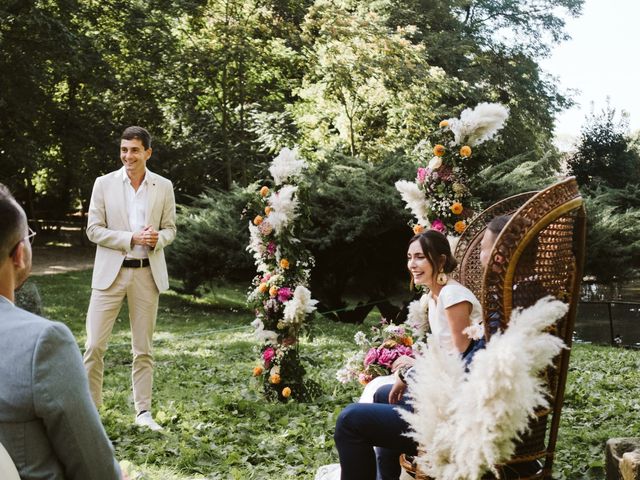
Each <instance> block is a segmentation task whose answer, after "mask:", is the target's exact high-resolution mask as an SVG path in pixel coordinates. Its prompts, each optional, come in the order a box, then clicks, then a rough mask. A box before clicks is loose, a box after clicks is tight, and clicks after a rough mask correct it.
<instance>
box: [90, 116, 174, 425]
mask: <svg viewBox="0 0 640 480" xmlns="http://www.w3.org/2000/svg"><path fill="white" fill-rule="evenodd" d="M149 157H151V136H150V135H149V132H147V131H146V130H145V129H144V128H142V127H129V128H127V129H126V130H125V131H124V132H123V133H122V137H121V139H120V160H121V161H122V164H123V167H122V168H120V169H119V170H116V171H115V172H111V173H109V174H107V175H104V176H102V177H99V178H98V179H97V180H96V182H95V185H94V186H93V193H92V194H91V204H90V206H89V218H88V222H87V237H89V240H91V241H92V242H94V243H96V244H97V249H96V258H95V264H94V268H93V278H92V282H91V288H92V292H91V300H90V302H89V310H88V312H87V343H86V351H85V354H84V366H85V369H86V371H87V375H88V377H89V388H90V390H91V396H92V397H93V401H94V402H95V404H96V406H97V407H100V405H101V404H102V379H103V371H104V360H103V359H104V353H105V351H106V349H107V342H108V341H109V337H110V335H111V331H112V329H113V324H114V322H115V320H116V318H117V316H118V313H119V311H120V307H121V306H122V302H123V301H124V298H125V297H126V298H127V302H128V305H129V321H130V324H131V346H132V350H133V368H132V380H133V400H134V402H135V409H136V419H135V423H136V424H137V425H141V426H144V427H148V428H151V429H152V430H161V429H162V427H160V426H159V425H158V424H157V423H156V422H155V421H154V420H153V417H152V416H151V389H152V384H153V355H152V342H153V330H154V328H155V324H156V317H157V313H158V299H159V295H160V292H162V291H164V290H167V289H168V288H169V278H168V275H167V265H166V263H165V258H164V247H166V246H167V245H169V244H170V243H171V242H173V240H174V238H175V236H176V225H175V217H176V206H175V198H174V194H173V185H172V184H171V182H170V181H169V180H167V179H166V178H163V177H161V176H160V175H157V174H155V173H152V172H150V171H149V170H148V169H147V168H146V165H147V160H149Z"/></svg>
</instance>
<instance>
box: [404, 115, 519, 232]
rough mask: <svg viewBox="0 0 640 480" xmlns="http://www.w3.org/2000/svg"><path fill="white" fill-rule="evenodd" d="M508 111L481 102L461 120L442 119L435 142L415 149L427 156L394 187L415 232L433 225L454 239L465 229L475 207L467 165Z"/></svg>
mask: <svg viewBox="0 0 640 480" xmlns="http://www.w3.org/2000/svg"><path fill="white" fill-rule="evenodd" d="M508 116H509V110H508V109H507V108H506V107H504V106H503V105H500V104H497V103H481V104H479V105H478V106H477V107H476V108H475V109H469V108H468V109H466V110H464V111H463V112H462V114H461V115H460V118H450V119H447V120H442V121H441V122H440V125H439V129H438V130H437V132H436V133H435V134H434V142H433V144H432V146H431V145H429V143H428V142H421V144H419V145H418V147H417V150H418V151H419V152H420V151H424V150H425V149H426V150H427V151H429V152H430V154H431V159H430V160H429V161H428V163H427V164H426V165H424V166H421V167H419V168H418V171H417V174H416V179H415V181H414V182H409V181H406V180H399V181H398V182H396V184H395V185H396V189H397V190H398V191H399V192H400V194H401V195H402V199H403V200H404V202H405V203H406V204H407V208H408V209H410V210H411V212H412V213H413V216H414V217H415V219H416V221H415V222H412V223H411V227H412V228H413V231H414V233H416V234H418V233H421V232H423V231H424V230H425V229H428V228H431V229H434V230H438V231H439V232H441V233H444V234H446V235H448V236H449V237H450V238H452V237H453V238H457V237H458V236H460V234H461V233H462V232H464V230H465V229H466V227H467V222H468V219H469V218H470V217H471V216H472V214H473V211H474V209H475V208H476V206H475V205H474V203H473V201H472V196H471V192H470V190H469V187H468V183H469V182H468V178H467V174H466V163H467V162H469V160H470V157H471V156H472V154H473V148H475V147H476V146H478V145H480V144H482V143H483V142H485V141H487V140H489V139H491V138H493V136H494V135H495V134H496V133H497V132H498V130H500V129H501V128H502V127H503V125H504V122H505V121H506V119H507V117H508Z"/></svg>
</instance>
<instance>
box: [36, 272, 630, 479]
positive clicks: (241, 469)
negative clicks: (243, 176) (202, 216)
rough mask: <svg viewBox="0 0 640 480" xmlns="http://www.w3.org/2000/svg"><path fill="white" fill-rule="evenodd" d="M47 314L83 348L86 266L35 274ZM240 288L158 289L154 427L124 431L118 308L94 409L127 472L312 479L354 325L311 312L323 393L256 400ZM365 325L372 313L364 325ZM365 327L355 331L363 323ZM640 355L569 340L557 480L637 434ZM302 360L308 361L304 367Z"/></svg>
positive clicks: (124, 342)
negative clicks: (157, 427) (99, 403)
mask: <svg viewBox="0 0 640 480" xmlns="http://www.w3.org/2000/svg"><path fill="white" fill-rule="evenodd" d="M34 281H35V282H36V283H37V285H38V288H39V290H40V293H41V296H42V298H43V303H44V306H45V312H46V315H47V316H48V317H50V318H52V319H55V320H60V321H63V322H65V323H66V324H67V325H69V327H70V328H71V330H72V331H73V332H74V334H75V335H76V338H77V339H78V343H79V344H80V345H81V346H82V345H83V343H84V339H85V332H84V316H85V313H86V307H87V304H88V300H89V295H90V288H89V285H90V272H89V271H85V272H75V273H65V274H61V275H52V276H40V277H34ZM244 293H245V286H244V285H238V286H229V285H224V286H220V287H219V288H218V289H216V294H215V295H210V296H207V297H205V298H200V299H197V298H194V297H191V296H187V295H180V294H178V293H175V292H173V291H171V292H169V293H168V294H163V295H162V297H161V300H160V311H159V315H158V324H157V330H156V335H155V359H156V370H155V372H156V374H155V384H154V414H155V416H156V418H157V419H158V421H159V422H160V423H161V424H162V425H163V426H164V427H165V431H164V432H163V433H154V432H150V431H142V430H140V429H138V428H137V427H135V426H133V425H132V423H133V415H134V412H133V401H132V396H131V379H130V362H131V354H130V346H129V339H130V337H129V327H128V320H127V318H128V317H127V309H126V307H124V308H123V311H122V312H121V314H120V317H119V320H118V322H117V323H116V326H115V329H114V334H113V337H112V340H111V345H110V348H109V350H108V352H107V356H106V372H105V396H104V400H105V403H104V406H103V408H102V409H101V412H100V414H101V416H102V419H103V422H104V424H105V427H106V429H107V433H108V434H109V437H110V438H111V439H112V441H113V442H114V445H115V449H116V455H117V457H118V459H120V460H121V461H123V463H124V465H125V468H126V469H127V470H129V471H130V472H131V473H132V477H133V478H138V479H165V478H166V479H179V480H184V479H196V478H208V479H261V480H263V479H273V478H278V479H279V480H284V479H313V476H314V473H315V470H316V469H317V467H318V466H320V465H323V464H326V463H332V462H335V461H337V460H336V459H337V453H336V451H335V448H334V445H333V428H334V424H335V418H336V416H337V414H338V413H339V411H340V410H341V409H342V407H344V406H345V405H346V404H347V403H349V402H350V401H352V400H353V399H354V398H356V397H357V396H358V395H359V392H360V388H359V387H358V386H357V385H348V386H344V385H341V384H339V383H338V382H337V381H336V380H335V372H336V370H337V369H338V368H340V367H341V366H342V362H343V360H344V358H345V357H346V356H347V355H349V354H350V353H351V352H352V350H353V348H354V346H353V342H352V339H353V334H354V333H355V332H356V331H357V329H358V328H363V327H357V326H354V325H342V324H337V323H334V322H331V321H329V320H326V319H324V318H321V317H318V318H317V319H316V323H315V329H314V332H313V337H312V338H306V339H305V340H304V341H303V354H304V355H306V356H307V357H309V358H310V359H313V361H312V363H311V362H310V363H308V371H309V372H308V373H309V375H310V376H311V377H312V378H313V379H315V380H316V381H318V382H319V383H320V384H321V385H322V387H323V390H324V395H323V396H321V397H320V398H318V399H316V400H315V401H314V402H313V403H308V404H302V403H295V402H290V403H288V404H272V403H267V402H265V401H264V400H263V399H262V397H261V395H260V391H259V388H258V386H257V384H256V383H255V382H254V380H253V379H252V378H251V370H252V368H253V366H254V365H255V358H256V353H255V350H254V349H255V346H256V344H255V342H254V341H253V339H252V336H251V331H250V328H249V326H248V325H249V323H250V322H251V320H252V316H251V313H250V312H249V311H247V310H246V307H245V305H244ZM375 321H376V316H375V315H371V316H370V318H369V319H368V320H367V324H372V323H373V322H375ZM364 328H366V327H364ZM639 354H640V353H639V352H637V351H630V350H619V349H613V348H609V347H594V346H585V345H577V346H575V349H574V353H573V356H572V363H571V372H570V377H569V382H568V386H567V396H566V399H567V400H566V404H565V409H564V412H563V421H562V425H561V431H560V439H559V445H558V451H557V453H556V468H555V469H554V470H555V476H556V477H557V478H576V479H577V478H584V477H585V476H591V477H594V478H598V477H602V476H603V475H602V459H603V449H604V442H605V441H606V440H607V439H608V438H610V437H616V436H640V420H639V418H640V400H638V399H640V368H639V367H640V364H639V361H638V358H639V357H638V356H639ZM311 365H313V367H311Z"/></svg>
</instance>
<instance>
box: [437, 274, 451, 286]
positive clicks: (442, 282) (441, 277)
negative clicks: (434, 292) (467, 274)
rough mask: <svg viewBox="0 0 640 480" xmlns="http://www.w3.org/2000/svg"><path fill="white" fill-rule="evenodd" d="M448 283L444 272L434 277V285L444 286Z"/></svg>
mask: <svg viewBox="0 0 640 480" xmlns="http://www.w3.org/2000/svg"><path fill="white" fill-rule="evenodd" d="M448 281H449V277H447V274H446V273H444V272H440V273H439V274H438V276H437V277H436V283H437V284H438V285H446V284H447V282H448Z"/></svg>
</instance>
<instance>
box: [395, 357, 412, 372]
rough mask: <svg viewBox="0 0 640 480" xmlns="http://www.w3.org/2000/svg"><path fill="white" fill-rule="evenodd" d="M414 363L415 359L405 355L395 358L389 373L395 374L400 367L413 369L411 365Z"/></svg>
mask: <svg viewBox="0 0 640 480" xmlns="http://www.w3.org/2000/svg"><path fill="white" fill-rule="evenodd" d="M414 363H416V359H415V358H412V357H409V356H407V355H401V356H400V357H398V358H396V359H395V360H394V361H393V363H392V364H391V371H392V372H393V373H395V371H396V370H398V369H399V368H400V367H413V364H414Z"/></svg>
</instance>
